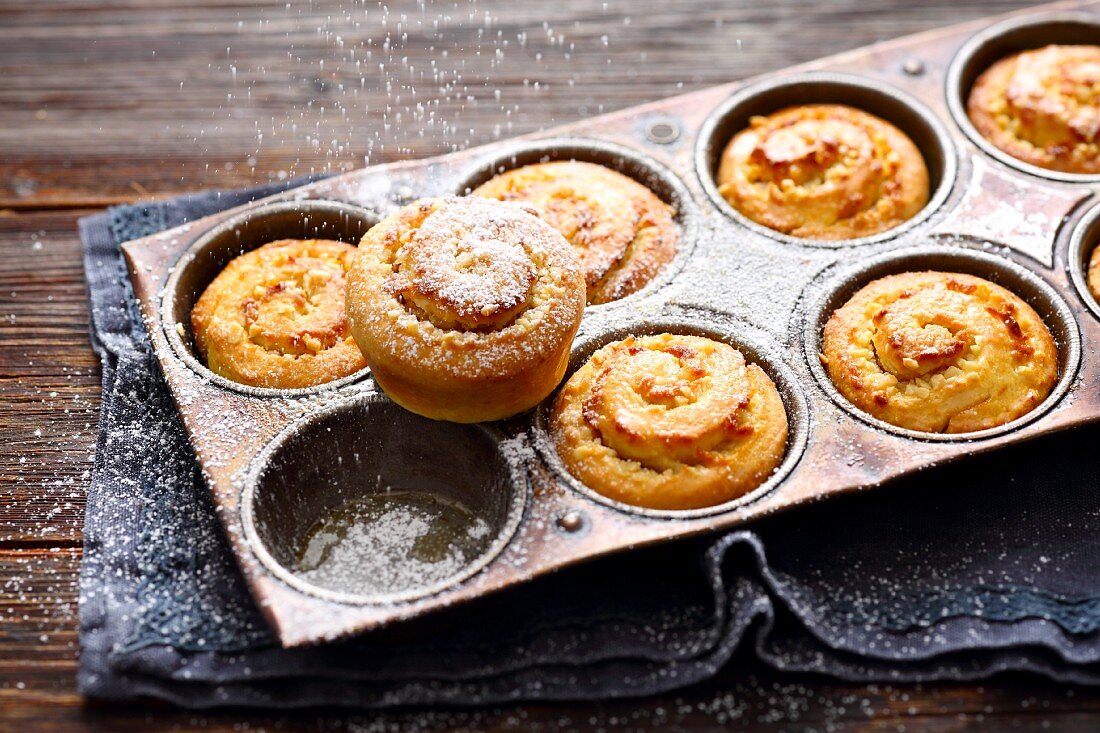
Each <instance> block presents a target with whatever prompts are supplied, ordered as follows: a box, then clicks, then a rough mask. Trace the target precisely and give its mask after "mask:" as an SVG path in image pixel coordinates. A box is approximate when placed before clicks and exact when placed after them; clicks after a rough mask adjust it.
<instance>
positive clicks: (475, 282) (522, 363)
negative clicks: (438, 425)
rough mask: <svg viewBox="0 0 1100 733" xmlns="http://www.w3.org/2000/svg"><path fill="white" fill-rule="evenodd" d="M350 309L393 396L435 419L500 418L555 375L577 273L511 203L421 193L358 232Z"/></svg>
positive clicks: (533, 399) (570, 326)
mask: <svg viewBox="0 0 1100 733" xmlns="http://www.w3.org/2000/svg"><path fill="white" fill-rule="evenodd" d="M347 310H348V318H349V319H350V321H351V330H352V333H353V334H354V335H355V339H356V341H357V342H358V344H359V346H360V348H362V350H363V354H364V355H365V356H366V358H367V362H368V363H369V364H370V366H371V372H372V374H373V375H374V378H375V381H377V382H378V384H379V386H381V387H382V389H383V390H385V391H386V393H387V394H388V395H389V396H390V397H391V398H392V399H393V400H394V401H395V402H397V403H398V404H400V405H401V406H403V407H405V408H406V409H409V410H411V411H413V412H416V413H418V414H420V415H424V416H426V417H430V418H435V419H439V420H453V421H455V422H480V421H485V420H499V419H503V418H505V417H509V416H511V415H515V414H516V413H519V412H522V411H523V410H526V409H529V408H530V407H533V406H534V405H536V404H537V403H538V402H539V401H541V400H542V399H543V398H545V397H546V396H547V395H548V394H550V392H552V391H553V389H554V388H555V387H556V386H557V385H558V383H559V382H560V381H561V378H562V376H563V375H564V374H565V368H566V364H567V362H568V359H569V348H570V346H571V344H572V342H573V336H574V335H575V334H576V332H577V327H578V326H579V325H580V320H581V313H582V312H583V310H584V274H583V271H582V270H581V266H580V263H579V262H578V261H577V257H576V255H575V254H574V253H573V250H572V248H571V247H570V246H569V243H568V242H566V241H565V240H564V239H563V238H562V237H561V235H560V234H558V233H557V232H556V231H555V230H554V229H553V228H551V227H550V226H549V225H548V224H546V223H545V222H543V221H541V220H540V219H539V218H538V217H536V216H534V215H533V214H532V213H530V212H528V211H527V210H525V209H523V208H522V207H520V206H519V205H515V204H506V203H501V202H498V201H491V200H488V199H480V198H473V197H467V198H456V197H448V198H438V199H425V200H423V201H418V202H415V203H413V204H410V205H409V206H406V207H404V208H403V209H401V210H399V211H398V212H396V213H394V214H392V215H390V216H388V217H387V218H385V219H383V220H382V221H381V222H379V223H378V224H377V225H375V226H374V227H373V228H372V229H371V230H370V231H369V232H367V234H366V236H365V237H363V241H362V242H361V243H360V244H359V252H358V254H357V256H356V257H355V261H354V264H353V266H352V269H351V272H350V273H349V275H348V292H347Z"/></svg>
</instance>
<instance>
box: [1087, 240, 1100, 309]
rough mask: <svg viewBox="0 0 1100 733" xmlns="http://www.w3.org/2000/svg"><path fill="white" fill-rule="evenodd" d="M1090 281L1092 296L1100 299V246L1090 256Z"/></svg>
mask: <svg viewBox="0 0 1100 733" xmlns="http://www.w3.org/2000/svg"><path fill="white" fill-rule="evenodd" d="M1088 281H1089V291H1090V292H1091V293H1092V297H1094V298H1096V299H1097V300H1098V301H1100V246H1098V247H1095V248H1094V249H1093V250H1092V256H1091V257H1090V258H1089V273H1088Z"/></svg>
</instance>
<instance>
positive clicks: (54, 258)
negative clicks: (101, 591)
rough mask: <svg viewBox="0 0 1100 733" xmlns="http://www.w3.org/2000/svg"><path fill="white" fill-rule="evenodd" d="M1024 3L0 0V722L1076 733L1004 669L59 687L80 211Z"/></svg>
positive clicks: (68, 572)
mask: <svg viewBox="0 0 1100 733" xmlns="http://www.w3.org/2000/svg"><path fill="white" fill-rule="evenodd" d="M1030 4H1031V3H1028V2H1023V1H1021V0H989V1H979V0H919V1H917V2H913V1H911V0H910V1H907V0H769V1H768V2H753V1H751V0H725V1H723V0H703V1H701V2H694V3H690V2H681V1H680V0H633V1H631V0H608V2H598V1H593V0H555V1H554V2H545V0H509V1H508V2H499V3H489V2H481V3H475V2H472V1H471V0H457V1H455V0H447V1H446V2H444V1H442V0H440V1H439V2H430V1H425V0H420V2H414V1H409V2H404V1H400V2H399V1H397V0H395V1H394V2H392V3H390V5H389V8H388V10H387V9H386V8H384V7H383V6H381V5H379V4H377V3H376V2H362V0H311V1H309V2H306V1H304V0H292V1H291V2H285V3H284V2H277V3H273V2H264V1H262V0H102V1H101V2H88V1H87V0H37V1H36V2H33V3H26V2H18V1H17V0H0V80H2V81H0V731H15V730H18V731H30V730H51V731H53V730H57V731H89V730H94V731H137V730H142V731H144V730H162V729H172V730H179V729H190V728H197V727H201V728H202V729H204V730H208V731H240V730H290V731H297V730H302V731H306V730H308V731H338V730H355V731H358V730H365V731H385V730H404V729H406V728H409V729H415V730H432V731H434V730H450V729H459V730H482V729H489V730H517V731H518V730H530V729H534V730H558V729H574V728H579V729H584V730H638V729H645V728H650V727H659V728H662V729H673V730H675V729H686V730H707V729H713V728H723V727H727V726H734V725H736V726H739V727H742V728H745V729H749V730H760V731H765V730H766V731H778V730H801V729H804V728H808V729H812V730H910V731H913V730H932V731H940V730H942V731H948V730H950V731H955V730H963V729H969V728H977V727H982V728H983V729H990V728H992V729H1005V730H1008V729H1012V730H1019V729H1050V730H1081V731H1085V730H1097V729H1100V693H1098V692H1093V691H1092V690H1089V689H1084V688H1077V689H1075V688H1067V687H1065V686H1063V685H1056V684H1053V683H1051V682H1049V681H1046V680H1043V679H1041V678H1038V677H1032V676H1024V675H1011V676H1002V677H998V678H996V679H994V680H991V681H987V682H984V683H982V684H980V685H977V684H937V685H925V686H896V685H853V684H843V683H837V682H833V681H829V680H825V679H822V678H813V677H794V678H792V677H791V676H787V675H779V674H776V673H774V672H770V671H767V670H764V669H759V668H755V667H753V665H752V663H751V661H749V660H744V659H742V660H739V661H737V662H736V663H735V664H734V665H732V666H731V668H730V669H728V670H727V671H726V672H724V673H722V674H721V675H720V677H719V678H718V679H716V680H714V681H712V682H709V683H706V684H703V685H699V686H696V687H694V688H691V689H687V690H684V691H681V692H678V693H675V694H670V695H665V696H662V697H659V698H653V699H646V700H634V701H617V702H606V703H586V704H553V705H526V706H512V707H504V708H497V709H491V710H476V711H457V710H450V711H403V712H398V713H387V714H385V715H375V714H362V713H358V714H357V713H351V712H346V713H340V712H332V711H310V712H305V713H300V714H293V715H288V716H282V715H280V716H276V715H271V714H257V713H255V712H251V711H228V712H216V713H209V712H202V713H194V712H186V711H178V710H174V709H171V708H168V707H166V706H163V705H159V704H155V703H149V704H127V705H106V704H102V703H94V702H86V701H83V700H82V699H81V698H80V697H79V696H78V695H77V693H76V689H75V680H74V674H75V669H76V659H77V654H78V644H77V634H76V616H77V589H76V581H77V575H78V572H79V563H80V554H81V525H82V517H83V510H84V492H85V488H86V485H87V482H88V477H89V471H90V470H91V466H92V458H93V445H94V440H95V432H96V421H97V417H98V407H99V405H98V398H99V367H98V363H97V360H96V358H95V356H94V355H93V354H92V351H91V349H90V348H89V346H88V339H87V329H88V312H87V306H86V303H85V295H86V294H85V288H84V282H83V273H82V269H81V264H80V244H79V240H78V237H77V232H76V223H77V219H79V218H80V217H81V216H85V215H88V214H91V213H94V212H95V211H97V210H99V209H101V208H103V207H105V206H109V205H112V204H118V203H124V202H131V201H136V200H140V199H143V198H148V197H164V196H170V195H173V194H178V193H182V192H186V191H194V190H197V189H202V188H209V187H232V186H243V185H247V184H253V183H260V182H266V181H270V180H277V179H281V178H285V177H287V176H294V175H299V174H304V173H309V172H315V171H339V170H347V169H351V168H355V167H359V166H362V165H364V164H365V163H367V162H370V163H378V162H385V161H389V160H395V159H399V158H404V157H410V156H426V155H432V154H436V153H440V152H445V151H447V150H451V149H454V148H458V147H464V146H468V145H473V144H479V143H485V142H490V141H492V140H495V139H498V138H502V137H508V136H511V135H517V134H521V133H524V132H530V131H533V130H537V129H539V128H541V127H545V126H551V125H554V124H558V123H564V122H570V121H573V120H577V119H580V118H583V117H584V116H586V115H591V114H596V113H598V112H600V111H611V110H614V109H619V108H622V107H626V106H630V105H632V104H636V103H640V102H644V101H648V100H654V99H658V98H661V97H664V96H668V95H671V94H675V93H677V92H680V91H687V90H692V89H698V88H702V87H705V86H708V85H713V84H718V83H722V82H726V81H729V80H731V79H735V78H738V77H743V76H748V75H751V74H756V73H760V72H764V71H769V70H773V69H778V68H782V67H784V66H787V65H790V64H793V63H797V62H801V61H807V60H811V59H813V58H816V57H819V56H823V55H826V54H829V53H834V52H837V51H842V50H845V49H849V48H854V47H857V46H860V45H864V44H866V43H870V42H873V41H877V40H883V39H887V38H891V37H894V36H898V35H903V34H906V33H912V32H916V31H920V30H925V29H929V28H934V27H937V26H942V25H946V24H950V23H953V22H959V21H963V20H969V19H972V18H977V17H981V16H985V15H992V14H995V13H1000V12H1005V11H1009V10H1014V9H1018V8H1022V7H1026V6H1028V5H1030Z"/></svg>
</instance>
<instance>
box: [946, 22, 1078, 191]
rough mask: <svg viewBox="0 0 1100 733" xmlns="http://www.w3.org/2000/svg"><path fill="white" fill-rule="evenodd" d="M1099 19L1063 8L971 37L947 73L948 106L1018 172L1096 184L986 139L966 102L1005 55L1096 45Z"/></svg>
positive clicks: (983, 145) (980, 142)
mask: <svg viewBox="0 0 1100 733" xmlns="http://www.w3.org/2000/svg"><path fill="white" fill-rule="evenodd" d="M1097 43H1100V22H1098V21H1097V19H1096V17H1095V16H1090V15H1086V14H1084V13H1073V12H1062V13H1053V14H1046V15H1040V16H1033V17H1028V18H1019V19H1014V20H1008V21H1005V22H1004V23H999V24H997V25H994V26H993V27H991V28H988V29H986V30H984V31H982V32H981V33H979V34H977V35H975V36H974V37H973V38H971V39H970V40H969V41H967V42H966V43H965V44H964V45H963V46H962V48H960V49H959V51H958V53H956V54H955V58H954V59H953V60H952V62H951V66H950V67H949V68H948V71H947V106H948V108H949V109H950V111H951V116H952V118H954V120H955V124H957V125H958V126H959V128H960V129H961V130H962V131H963V132H964V133H965V134H966V136H967V137H968V138H970V140H971V142H973V143H974V144H975V145H977V146H978V147H979V148H980V149H981V150H982V152H984V153H985V154H986V155H989V156H990V157H992V158H994V159H996V160H998V161H1000V162H1001V163H1004V164H1005V165H1007V166H1009V167H1011V168H1015V169H1016V170H1019V171H1023V172H1025V173H1029V174H1031V175H1034V176H1041V177H1043V178H1048V179H1052V180H1056V181H1067V182H1078V183H1095V182H1097V181H1100V175H1093V174H1083V173H1067V172H1062V171H1057V170H1051V169H1048V168H1041V167H1039V166H1036V165H1032V164H1030V163H1026V162H1024V161H1022V160H1020V159H1019V158H1016V157H1014V156H1012V155H1009V154H1008V153H1006V152H1004V151H1002V150H1000V149H999V148H997V147H996V146H995V145H993V144H992V143H991V142H989V140H987V139H986V138H985V136H983V135H982V134H981V133H980V132H978V129H977V128H976V127H975V126H974V123H973V122H971V120H970V116H969V115H968V114H967V109H966V108H967V100H968V99H969V97H970V92H971V90H972V89H973V88H974V83H975V82H976V81H977V79H978V77H979V76H981V74H982V72H984V71H985V70H986V69H988V68H989V67H990V66H992V65H993V64H994V63H996V62H997V61H1000V60H1001V59H1003V58H1006V57H1008V56H1012V55H1013V54H1017V53H1020V52H1021V51H1031V50H1034V49H1037V48H1042V47H1044V46H1049V45H1096V44H1097Z"/></svg>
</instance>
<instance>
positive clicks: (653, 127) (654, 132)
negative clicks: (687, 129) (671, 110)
mask: <svg viewBox="0 0 1100 733" xmlns="http://www.w3.org/2000/svg"><path fill="white" fill-rule="evenodd" d="M645 137H646V139H647V140H649V141H650V142H651V143H657V144H658V145H668V144H669V143H673V142H676V140H677V139H679V137H680V126H679V125H678V124H676V123H675V122H673V121H672V120H666V119H660V120H650V121H649V122H648V123H646V126H645Z"/></svg>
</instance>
